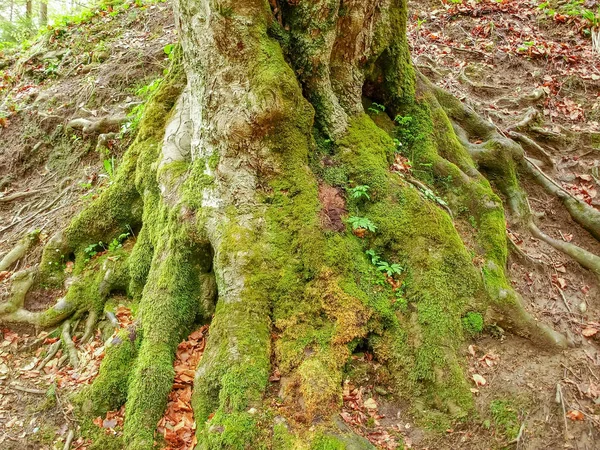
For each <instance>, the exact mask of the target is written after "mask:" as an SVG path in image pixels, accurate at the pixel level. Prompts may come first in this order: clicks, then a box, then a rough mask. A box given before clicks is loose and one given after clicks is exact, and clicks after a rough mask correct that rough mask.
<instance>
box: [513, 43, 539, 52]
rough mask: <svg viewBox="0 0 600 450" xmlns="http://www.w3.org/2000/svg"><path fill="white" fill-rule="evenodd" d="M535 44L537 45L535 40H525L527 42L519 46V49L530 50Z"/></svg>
mask: <svg viewBox="0 0 600 450" xmlns="http://www.w3.org/2000/svg"><path fill="white" fill-rule="evenodd" d="M534 45H535V41H525V42H523V43H522V44H521V45H520V46H519V48H518V49H517V51H519V52H526V51H527V50H529V49H530V48H531V47H533V46H534Z"/></svg>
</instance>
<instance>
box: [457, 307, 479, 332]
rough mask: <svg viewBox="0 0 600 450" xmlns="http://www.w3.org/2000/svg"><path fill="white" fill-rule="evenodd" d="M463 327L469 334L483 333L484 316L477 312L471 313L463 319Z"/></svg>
mask: <svg viewBox="0 0 600 450" xmlns="http://www.w3.org/2000/svg"><path fill="white" fill-rule="evenodd" d="M462 323H463V327H464V329H465V330H466V332H467V333H469V334H471V335H477V334H479V333H481V332H482V331H483V316H482V315H481V314H479V313H476V312H471V311H469V312H468V313H467V314H466V315H465V316H464V317H463V318H462Z"/></svg>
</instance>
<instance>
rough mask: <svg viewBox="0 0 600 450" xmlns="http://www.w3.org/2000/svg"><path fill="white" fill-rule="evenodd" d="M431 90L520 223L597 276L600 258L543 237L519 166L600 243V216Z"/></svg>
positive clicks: (464, 110) (516, 148)
mask: <svg viewBox="0 0 600 450" xmlns="http://www.w3.org/2000/svg"><path fill="white" fill-rule="evenodd" d="M427 83H428V82H427ZM428 86H430V87H431V88H432V89H434V91H435V92H436V97H437V98H438V99H441V100H442V102H445V109H446V110H447V111H448V112H449V115H450V117H451V118H453V119H454V120H455V122H456V125H455V126H457V127H459V129H458V130H457V131H458V134H459V136H460V134H461V133H462V135H463V136H464V138H463V140H462V142H463V145H464V146H465V147H466V148H467V149H468V150H469V152H470V154H471V155H472V156H473V158H474V159H475V160H476V161H477V162H478V163H479V164H480V166H481V167H482V168H484V169H485V170H486V171H489V172H491V173H492V174H497V175H500V177H501V178H500V179H498V178H496V185H497V186H498V188H499V189H500V191H501V192H503V193H504V194H505V195H506V196H507V198H508V199H509V201H508V204H509V206H510V208H511V211H512V212H513V214H514V216H515V218H516V220H517V222H519V223H522V224H523V225H525V226H526V227H528V228H529V229H530V230H531V232H532V233H533V234H534V235H535V236H536V237H538V238H540V239H542V240H544V241H545V242H546V243H548V244H550V245H551V246H552V247H554V248H555V249H557V250H559V251H562V252H564V253H565V254H567V255H569V256H570V257H572V258H573V259H574V260H575V261H577V262H578V263H579V264H581V265H582V266H583V267H585V268H587V269H590V270H592V271H593V272H595V273H596V274H597V273H598V268H599V267H600V265H599V260H600V258H599V257H597V256H596V255H593V254H591V253H590V252H588V251H586V250H583V249H581V248H579V247H577V246H575V245H573V244H570V243H567V242H561V241H557V240H556V239H552V238H550V237H549V236H547V235H545V234H544V233H542V232H541V231H540V230H539V228H538V227H537V226H536V225H535V224H534V222H533V219H532V217H531V210H530V208H529V204H528V203H527V201H526V199H525V197H524V194H523V193H522V192H521V190H520V188H519V186H518V182H517V180H516V178H515V176H514V170H515V163H516V164H518V165H519V167H520V168H522V169H524V170H525V171H526V172H527V173H529V174H530V175H531V176H532V177H533V178H534V179H535V180H536V181H537V182H538V184H540V185H541V186H542V187H543V188H544V189H545V190H546V191H547V192H548V193H550V194H552V195H555V196H556V197H557V198H559V199H560V200H561V201H562V202H563V204H564V205H565V208H566V209H567V211H569V213H570V215H571V217H572V218H573V219H574V220H575V221H576V222H577V223H579V224H580V225H581V226H582V227H583V228H585V229H586V230H588V231H589V232H590V233H591V234H592V235H593V236H594V237H595V238H596V239H600V212H599V211H597V210H596V209H595V208H592V207H590V206H589V205H587V204H586V203H584V202H582V201H580V200H579V199H576V198H575V197H573V196H572V195H571V194H569V193H568V192H566V191H565V190H564V189H563V188H562V187H561V186H560V185H558V183H556V182H555V181H554V180H552V179H551V178H550V177H549V176H548V175H546V174H545V173H544V172H543V171H542V170H541V169H540V168H539V167H537V165H536V164H535V163H533V162H532V161H531V160H530V159H529V158H527V157H526V156H525V154H524V152H523V150H522V149H521V148H520V147H519V146H518V145H517V144H516V143H515V142H513V141H511V140H509V139H507V138H506V137H504V136H502V135H500V134H499V133H498V131H497V130H496V128H495V127H494V126H493V125H491V124H489V123H487V122H485V121H484V120H483V119H481V118H480V117H479V116H477V115H476V114H475V113H474V112H473V111H471V110H469V109H468V108H467V107H466V106H464V105H462V104H461V103H460V102H458V101H457V100H455V99H453V98H452V97H450V96H449V95H448V94H446V93H444V92H443V91H441V90H440V89H439V88H437V87H434V86H433V85H431V84H430V83H428ZM472 136H478V137H480V138H483V139H484V141H483V143H481V144H472V143H471V142H469V139H468V138H469V137H472ZM507 158H508V161H507ZM511 171H512V174H511ZM511 178H512V181H511V182H510V183H508V184H507V183H506V181H507V180H510V179H511ZM500 180H503V181H500Z"/></svg>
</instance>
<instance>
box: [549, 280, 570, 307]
mask: <svg viewBox="0 0 600 450" xmlns="http://www.w3.org/2000/svg"><path fill="white" fill-rule="evenodd" d="M552 285H553V286H554V287H555V288H556V290H557V291H558V292H559V293H560V296H561V297H562V300H563V303H564V304H565V306H566V307H567V310H568V311H569V312H570V313H571V314H573V311H571V307H570V306H569V303H568V302H567V298H566V297H565V293H564V292H563V290H562V289H561V288H559V287H558V286H557V285H555V284H552Z"/></svg>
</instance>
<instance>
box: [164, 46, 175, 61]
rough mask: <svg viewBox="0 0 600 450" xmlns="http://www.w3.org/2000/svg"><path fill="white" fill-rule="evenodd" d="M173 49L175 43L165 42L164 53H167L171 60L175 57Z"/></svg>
mask: <svg viewBox="0 0 600 450" xmlns="http://www.w3.org/2000/svg"><path fill="white" fill-rule="evenodd" d="M173 50H175V44H167V45H165V46H164V47H163V51H164V52H165V55H167V57H168V58H169V59H170V60H173V58H174V57H175V52H174V51H173Z"/></svg>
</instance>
